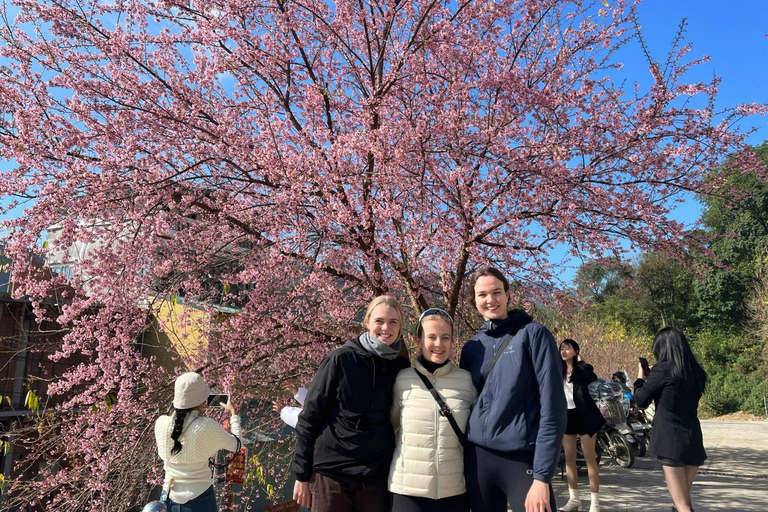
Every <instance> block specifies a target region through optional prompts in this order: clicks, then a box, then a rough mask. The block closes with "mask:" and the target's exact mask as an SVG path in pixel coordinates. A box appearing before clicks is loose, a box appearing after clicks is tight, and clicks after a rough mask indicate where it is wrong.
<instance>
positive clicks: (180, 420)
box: [171, 407, 194, 455]
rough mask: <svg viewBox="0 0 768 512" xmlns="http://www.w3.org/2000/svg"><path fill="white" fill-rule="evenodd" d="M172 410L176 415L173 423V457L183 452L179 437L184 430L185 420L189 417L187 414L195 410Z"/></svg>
mask: <svg viewBox="0 0 768 512" xmlns="http://www.w3.org/2000/svg"><path fill="white" fill-rule="evenodd" d="M171 409H172V411H174V412H175V413H176V414H175V420H174V422H173V430H172V431H171V439H173V448H172V449H171V455H176V454H177V453H179V452H180V451H181V448H182V445H181V441H179V437H181V431H182V429H183V428H184V419H185V418H186V417H187V414H189V413H190V412H192V411H193V410H194V407H193V408H191V409H175V408H173V407H172V408H171Z"/></svg>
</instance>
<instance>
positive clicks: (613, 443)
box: [589, 379, 640, 468]
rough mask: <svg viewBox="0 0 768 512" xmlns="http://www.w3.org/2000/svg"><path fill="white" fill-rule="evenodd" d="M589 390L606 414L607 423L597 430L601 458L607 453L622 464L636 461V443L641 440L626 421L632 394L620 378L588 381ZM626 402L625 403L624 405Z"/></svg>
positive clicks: (628, 466) (617, 462)
mask: <svg viewBox="0 0 768 512" xmlns="http://www.w3.org/2000/svg"><path fill="white" fill-rule="evenodd" d="M589 394H590V396H591V397H592V399H593V400H594V401H595V403H596V404H597V408H598V409H599V410H600V413H601V414H602V415H603V417H604V418H605V425H603V428H602V429H600V431H599V432H598V433H597V443H596V445H595V446H596V452H597V454H598V461H599V460H600V457H602V456H608V457H610V458H612V459H614V460H615V461H616V464H618V465H619V466H620V467H623V468H630V467H632V465H633V464H634V463H635V452H636V448H635V447H636V446H639V444H640V440H639V438H637V437H636V436H635V434H634V433H633V430H632V428H631V427H630V426H629V425H628V424H627V411H628V409H629V407H628V405H629V398H628V397H627V396H625V392H624V389H623V386H622V385H621V384H619V383H617V382H612V381H605V380H602V379H598V380H596V381H595V382H593V383H591V384H590V385H589ZM625 406H626V407H625Z"/></svg>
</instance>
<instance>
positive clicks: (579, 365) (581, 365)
mask: <svg viewBox="0 0 768 512" xmlns="http://www.w3.org/2000/svg"><path fill="white" fill-rule="evenodd" d="M596 380H597V375H595V369H594V368H593V367H592V365H591V364H587V363H585V362H584V361H576V364H575V365H573V373H572V374H571V382H572V383H573V402H574V403H575V404H576V411H577V412H578V414H579V418H580V419H581V422H582V423H583V424H584V426H585V427H586V428H587V431H588V432H589V433H590V435H591V434H594V433H595V432H597V431H598V430H600V428H601V427H602V426H603V425H604V424H605V418H603V415H602V414H601V413H600V409H598V408H597V405H596V404H595V401H594V400H592V397H591V396H589V384H590V383H592V382H595V381H596Z"/></svg>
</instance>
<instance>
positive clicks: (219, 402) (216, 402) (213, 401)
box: [208, 395, 229, 407]
mask: <svg viewBox="0 0 768 512" xmlns="http://www.w3.org/2000/svg"><path fill="white" fill-rule="evenodd" d="M227 402H229V395H208V406H209V407H224V404H226V403H227Z"/></svg>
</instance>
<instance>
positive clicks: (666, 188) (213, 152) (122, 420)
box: [0, 0, 763, 510]
mask: <svg viewBox="0 0 768 512" xmlns="http://www.w3.org/2000/svg"><path fill="white" fill-rule="evenodd" d="M610 4H611V5H610V6H609V7H605V6H604V5H603V3H602V2H596V3H589V2H587V3H583V2H571V1H568V2H566V1H556V0H537V1H525V0H494V1H491V0H474V1H473V0H458V1H445V0H443V1H438V0H354V1H352V0H337V1H330V0H263V1H262V2H245V1H242V0H205V1H204V2H198V1H195V0H184V1H181V0H135V1H122V0H114V1H110V2H104V1H96V0H78V1H75V0H46V1H44V0H15V1H14V2H13V3H12V4H7V5H6V7H5V9H4V15H5V16H4V19H5V24H4V26H2V27H0V40H1V41H2V45H1V46H0V75H1V76H2V80H0V97H2V118H0V154H1V155H2V157H3V158H4V159H5V160H7V161H9V162H13V165H8V166H6V167H4V168H3V169H2V170H0V173H2V183H3V186H4V187H3V191H2V194H4V196H5V197H7V198H12V199H13V202H11V203H10V204H9V205H8V206H7V208H10V207H13V206H15V205H16V204H17V203H18V202H19V201H21V202H24V201H26V202H27V204H28V207H27V209H26V210H25V211H24V214H23V215H22V216H21V217H20V218H18V219H15V220H7V221H5V222H4V226H5V228H6V235H5V236H4V239H3V243H5V244H6V252H7V254H8V256H9V257H10V258H11V259H12V260H13V261H14V262H15V263H14V264H15V269H14V272H15V274H14V275H15V276H16V277H15V278H16V280H17V293H18V294H20V295H27V296H29V297H30V298H31V300H33V302H34V303H35V304H36V305H37V311H38V314H40V315H44V314H45V312H46V311H50V310H51V309H50V307H48V308H44V307H42V304H43V302H44V299H46V298H48V299H49V300H50V290H51V289H53V288H54V287H58V288H56V289H62V287H63V285H66V289H67V290H70V289H71V290H73V291H72V292H69V293H63V294H62V295H61V296H59V297H58V302H57V304H58V308H57V309H56V311H57V313H56V316H57V317H56V320H57V322H58V323H59V324H60V325H62V326H66V328H67V331H66V335H65V336H64V341H63V343H62V345H61V347H59V349H58V350H57V352H56V353H55V354H54V355H53V357H57V358H58V357H66V356H68V355H71V354H73V353H81V354H85V355H88V356H90V357H91V359H90V361H89V362H88V363H84V364H81V365H79V366H77V367H76V369H75V370H73V371H71V372H68V373H67V374H65V375H62V376H60V378H58V379H57V380H56V381H55V382H54V383H52V385H51V388H50V389H51V392H52V393H57V394H60V395H63V396H67V397H69V399H68V400H67V401H66V402H64V404H63V405H62V406H60V407H59V408H58V410H57V411H56V414H55V415H53V414H48V415H46V416H43V418H42V419H41V420H40V422H41V423H40V425H42V426H41V427H40V428H38V429H35V430H31V431H30V436H31V437H30V436H27V437H25V438H24V439H26V440H27V441H26V442H28V443H30V449H32V450H33V454H34V456H33V457H31V458H29V460H32V461H41V460H44V461H46V466H47V467H50V468H54V469H57V471H54V470H53V469H50V470H47V471H44V473H43V480H42V481H38V482H34V483H33V485H27V486H26V487H24V485H25V482H24V481H23V480H19V481H17V482H15V483H14V485H15V486H16V487H15V488H14V489H16V490H17V494H16V495H17V496H22V498H19V499H22V500H26V501H27V502H43V503H49V505H48V506H49V507H54V508H56V507H58V508H56V509H59V510H61V509H67V510H81V509H82V510H85V509H89V510H91V509H92V510H96V509H100V510H123V509H125V508H128V506H129V505H130V504H136V503H138V502H140V501H141V500H142V499H143V498H145V494H142V493H144V492H145V489H146V485H145V484H146V482H147V479H148V478H149V479H150V480H153V481H156V478H157V476H156V475H157V465H156V464H157V460H156V459H155V458H154V447H153V438H152V428H151V426H152V421H153V419H154V418H155V417H156V415H157V414H158V412H159V411H161V410H164V408H165V407H166V406H167V404H168V403H169V397H170V393H171V389H172V386H171V383H172V380H173V374H172V373H173V372H172V371H169V370H166V369H164V368H163V367H162V366H161V365H160V364H158V361H157V360H156V359H153V358H147V357H143V356H142V355H141V353H140V351H139V350H137V348H136V345H137V340H138V339H140V337H141V336H142V333H145V332H146V331H147V330H148V329H150V328H151V326H152V318H153V311H155V310H156V309H155V308H156V307H157V306H158V304H160V303H163V302H167V301H176V300H177V298H179V297H183V298H184V299H185V300H187V301H195V303H196V304H198V305H201V307H204V308H207V310H208V311H209V312H210V313H211V315H215V317H216V319H217V320H216V321H215V322H213V321H212V322H211V323H210V324H209V326H208V330H209V332H208V333H207V337H206V339H207V340H208V343H207V344H206V345H205V347H204V350H201V351H198V352H196V353H195V354H194V355H189V354H181V353H174V350H175V349H174V347H168V351H170V352H171V353H173V355H174V357H177V358H178V359H179V360H180V362H183V363H185V364H187V365H189V366H190V367H193V368H198V369H201V371H204V372H205V374H206V377H207V378H208V379H209V380H210V381H212V382H214V383H217V384H219V385H220V386H222V387H224V386H228V387H230V388H232V392H233V394H234V396H235V397H237V398H238V399H239V400H241V401H243V402H244V401H245V400H248V399H256V398H259V397H265V396H268V395H269V393H270V392H273V391H274V390H275V389H277V385H276V383H277V382H279V381H280V379H282V378H285V377H296V376H299V377H305V378H306V376H307V375H311V373H312V370H313V367H314V365H315V364H316V363H317V361H318V360H319V359H320V358H321V357H322V356H323V355H324V354H325V353H327V351H328V350H329V349H330V348H332V347H334V346H336V345H337V344H338V343H340V342H341V341H342V340H343V339H344V338H345V337H347V336H349V335H351V334H352V333H353V332H355V331H356V329H357V326H356V324H355V321H356V320H359V316H360V310H361V308H363V307H364V305H365V302H366V301H367V300H368V299H370V298H371V297H373V296H375V295H377V294H382V293H390V294H395V295H397V296H398V297H400V298H401V299H402V300H403V302H404V304H405V305H406V306H407V307H408V308H409V309H410V310H412V311H414V316H415V314H416V313H418V312H419V311H420V310H422V309H423V308H425V307H427V306H428V305H431V304H440V305H443V306H444V307H446V308H447V309H448V310H449V311H450V312H452V313H455V314H456V315H457V316H458V317H460V318H463V319H467V321H468V322H470V323H474V319H472V317H471V311H470V310H469V309H468V308H467V306H466V305H465V303H464V301H463V300H462V297H463V294H464V293H465V288H466V282H467V279H468V276H469V274H470V273H471V272H472V270H473V269H474V268H476V267H477V266H478V265H481V264H485V263H492V264H495V265H497V266H499V267H501V268H503V269H504V271H505V272H507V273H508V274H509V275H510V276H512V277H513V279H515V281H517V282H518V283H519V284H520V286H521V287H522V289H524V290H525V291H526V296H528V297H532V296H533V295H530V294H531V293H533V292H534V291H535V289H537V288H540V285H541V284H542V283H553V282H554V283H556V282H557V277H558V270H559V269H558V268H557V267H554V266H552V265H551V264H550V262H549V259H548V255H549V254H550V253H551V251H553V250H554V249H555V248H557V247H561V246H565V247H568V248H569V250H570V251H571V254H572V255H573V256H574V257H582V256H584V257H595V258H599V257H601V256H603V255H606V254H617V253H622V252H624V251H627V250H630V249H632V248H642V249H651V248H654V247H657V246H663V247H665V248H670V247H679V248H684V247H686V245H687V244H688V243H690V240H689V239H688V237H687V235H686V233H685V232H684V230H683V226H682V225H680V224H678V223H676V222H674V221H672V220H670V219H669V217H668V213H669V211H670V208H671V207H672V205H673V203H674V201H675V199H676V198H677V197H678V196H679V194H680V193H681V192H689V191H702V187H703V186H704V185H703V180H702V176H703V174H704V173H705V171H706V170H707V169H710V168H712V167H714V166H715V164H717V162H718V161H719V159H720V158H721V156H722V155H725V154H726V153H730V152H734V151H739V150H740V149H741V148H742V147H743V146H742V145H743V134H739V133H738V132H737V131H736V130H735V129H734V123H735V122H736V121H737V120H738V119H740V118H741V117H743V116H745V115H748V114H751V113H755V112H759V111H762V108H763V107H762V106H758V105H746V106H736V107H733V108H730V109H727V110H724V111H717V110H716V109H715V97H716V93H717V86H718V80H717V79H716V78H713V79H712V81H710V82H708V83H701V82H693V83H690V82H689V81H687V80H686V73H687V72H688V71H689V69H690V68H691V67H694V66H696V65H698V64H699V63H700V62H701V61H702V60H703V59H700V58H692V57H691V56H690V50H691V47H690V46H689V45H686V44H684V43H683V42H682V41H680V40H677V41H675V43H674V44H673V47H672V49H671V51H670V53H669V56H668V57H667V58H666V59H662V60H660V61H657V60H655V59H654V58H653V57H652V56H650V55H649V54H648V53H647V52H645V58H646V59H647V64H648V70H649V71H648V74H647V75H646V76H642V77H636V79H635V80H632V79H631V78H632V77H630V80H629V81H626V78H627V77H625V76H624V75H623V70H622V69H621V60H620V58H619V56H620V54H621V51H623V49H626V48H630V47H632V48H636V49H637V51H638V54H639V55H642V54H643V51H642V48H643V47H644V45H642V44H641V43H642V35H641V32H640V29H639V27H638V25H637V23H636V22H635V9H636V4H635V2H632V1H625V0H620V1H617V2H613V1H611V2H610ZM638 43H640V44H638ZM743 160H744V161H745V162H748V161H749V158H748V157H747V156H745V157H744V159H743ZM708 186H710V187H712V186H716V183H714V184H710V185H708ZM52 226H55V227H56V228H55V232H56V234H57V236H56V237H55V239H51V240H50V243H48V244H46V245H45V247H43V246H42V244H41V243H40V240H41V234H43V233H46V232H48V231H49V230H50V229H51V227H52ZM76 243H80V244H89V246H90V247H91V249H90V251H89V253H88V257H87V258H80V259H78V258H72V257H71V255H70V253H69V251H68V248H69V247H71V246H73V245H74V244H76ZM52 255H55V256H56V258H53V256H52ZM34 258H38V259H39V258H43V259H44V260H45V261H48V262H52V261H54V260H55V261H56V262H57V264H71V267H70V269H71V271H69V272H66V273H59V274H57V277H55V278H52V279H40V272H42V271H43V270H40V271H35V270H34V269H33V268H27V267H28V263H27V262H30V261H33V260H34ZM222 308H231V309H232V310H236V311H237V313H236V314H229V315H221V314H219V313H218V312H220V311H221V310H222ZM108 394H112V395H113V396H114V397H116V398H117V400H116V402H114V403H111V402H110V404H109V407H107V406H106V404H107V395H108ZM19 439H22V436H19ZM19 442H21V441H19ZM152 468H155V469H154V470H153V469H152ZM271 469H276V468H271ZM153 471H154V472H153ZM22 489H23V491H24V492H21V490H22ZM12 490H13V489H12Z"/></svg>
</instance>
